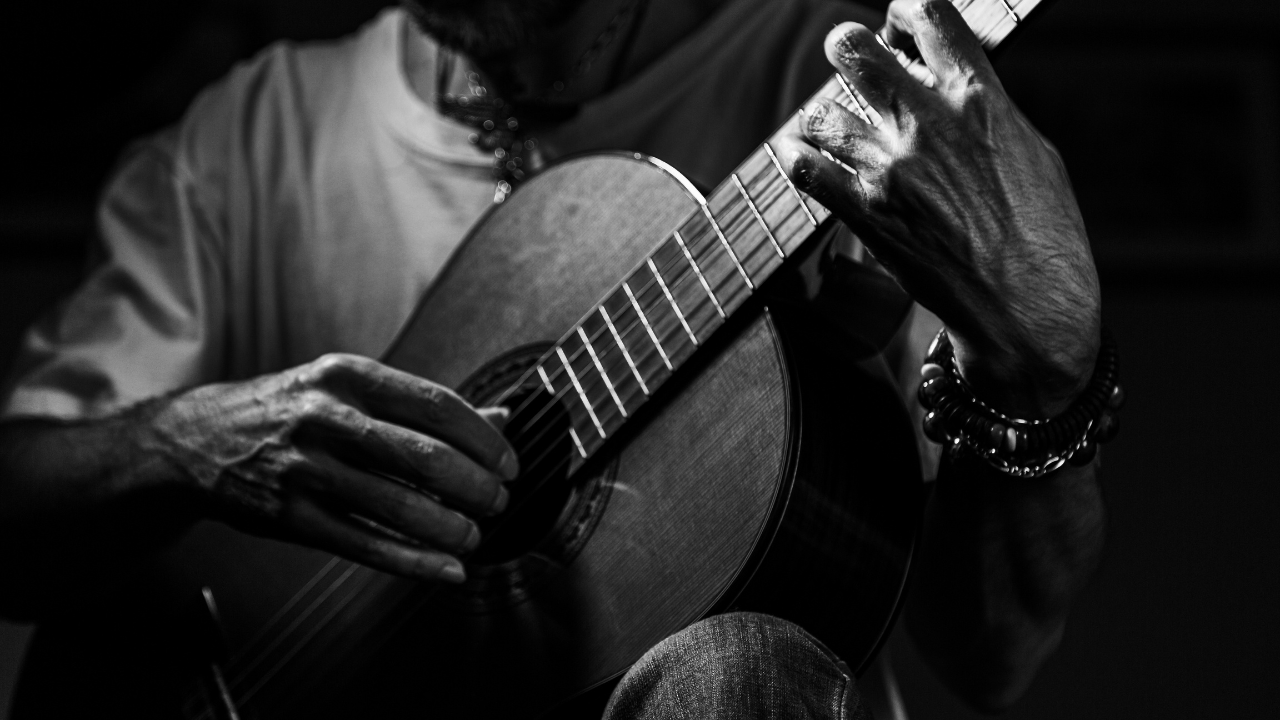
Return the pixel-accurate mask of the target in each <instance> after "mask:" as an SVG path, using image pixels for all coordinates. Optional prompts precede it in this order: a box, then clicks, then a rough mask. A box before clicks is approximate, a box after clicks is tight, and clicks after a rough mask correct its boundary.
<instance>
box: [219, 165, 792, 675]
mask: <svg viewBox="0 0 1280 720" xmlns="http://www.w3.org/2000/svg"><path fill="white" fill-rule="evenodd" d="M757 152H758V151H757ZM748 162H749V161H748ZM770 169H771V166H770V165H769V164H767V163H762V164H761V169H760V170H759V171H757V172H756V173H755V174H754V175H752V176H751V177H750V178H749V179H748V180H747V182H746V186H748V187H750V186H751V185H754V184H755V183H756V182H757V181H758V180H759V178H760V176H761V175H764V174H769V175H771V176H772V179H771V180H770V181H769V182H768V183H767V184H766V185H765V186H764V187H762V188H759V189H757V193H758V194H757V196H755V197H757V198H759V199H758V200H757V210H759V211H760V212H761V214H762V215H764V214H767V213H768V212H769V211H770V210H771V209H772V207H773V205H774V203H776V202H777V201H778V200H779V199H781V198H782V197H785V196H786V194H787V193H786V185H785V182H783V181H782V178H781V177H780V176H777V175H774V174H773V173H770V172H769V171H770ZM800 202H803V200H800V199H797V203H796V205H795V206H794V207H793V208H791V209H790V210H788V212H787V213H786V215H785V216H784V218H783V219H782V220H781V221H780V222H777V223H776V225H777V226H778V227H783V226H784V225H785V223H786V222H789V221H790V220H792V219H793V218H794V215H795V213H797V212H799V211H800V210H801V205H800ZM726 210H728V211H729V214H726V215H725V216H722V217H719V218H717V222H718V224H720V225H721V231H722V232H724V231H725V230H726V229H727V230H728V234H729V235H732V236H733V238H734V240H737V241H738V242H739V243H741V242H742V241H743V240H748V241H749V239H750V228H752V227H755V226H753V225H752V224H751V223H750V218H749V216H748V213H749V212H750V206H749V205H748V203H747V202H746V201H745V200H739V199H738V198H733V199H731V200H730V201H729V205H728V206H727V208H726ZM697 217H698V216H697V213H696V211H695V212H693V213H691V215H690V216H689V219H687V220H686V221H685V223H688V222H690V220H696V219H697ZM739 222H741V223H744V226H743V227H740V228H738V229H736V230H735V229H734V227H735V225H736V224H737V223H739ZM713 230H714V227H712V225H711V224H710V223H709V222H708V223H706V225H705V226H704V227H702V228H701V229H699V230H698V231H696V233H695V234H691V235H690V236H689V237H688V239H687V241H686V242H687V244H688V245H689V247H690V251H691V254H693V255H695V262H696V261H697V260H699V259H700V260H706V258H707V256H709V255H712V254H714V253H715V252H716V240H717V238H716V234H715V233H714V232H713ZM765 237H767V235H766V236H765ZM792 240H794V237H793V238H791V239H790V240H789V242H791V241H792ZM667 241H668V239H666V238H664V240H663V242H664V243H665V242H667ZM731 246H732V241H731ZM768 247H769V245H768V243H767V242H766V241H765V238H764V237H761V238H759V239H758V241H756V242H754V244H752V245H750V246H749V249H748V251H747V253H746V254H745V255H743V256H742V257H741V258H739V261H740V262H741V261H743V260H750V258H751V257H752V256H754V255H755V254H757V253H759V252H761V251H763V250H764V249H765V248H768ZM717 259H719V258H718V256H717ZM680 260H681V257H680V256H678V255H674V254H673V257H672V259H671V261H670V262H668V263H666V264H665V265H663V267H662V268H661V269H663V270H669V269H670V268H671V267H673V266H678V267H679V272H678V274H676V275H675V276H673V279H672V280H671V286H672V287H675V288H677V290H678V289H679V288H680V287H681V286H684V285H685V284H686V283H692V282H694V279H695V278H696V273H695V272H694V267H693V265H692V264H690V263H689V262H688V259H687V258H685V260H686V262H684V263H681V262H680ZM720 262H723V260H722V259H720ZM766 264H767V263H766ZM698 265H699V266H700V267H701V268H706V267H709V266H710V263H706V262H703V263H698ZM762 269H763V268H762ZM774 269H776V268H774ZM772 271H773V269H769V272H772ZM737 277H738V276H737V275H735V274H734V273H733V272H732V271H729V272H727V273H726V274H725V275H724V276H723V277H722V278H721V280H720V281H718V282H717V283H716V286H715V288H714V289H715V290H716V291H723V289H724V287H725V285H726V284H728V283H731V281H733V280H735V279H736V278H737ZM656 283H657V279H656V278H653V279H651V280H649V281H647V282H646V283H645V285H644V286H643V287H642V290H641V294H643V293H644V292H646V291H648V290H650V289H652V287H653V286H654V285H655V284H656ZM731 286H736V287H737V289H738V290H739V291H741V290H742V289H746V288H745V285H743V286H738V285H737V283H736V282H734V283H732V285H731ZM717 294H719V293H717ZM710 304H711V301H710V298H704V299H702V300H699V301H697V303H696V305H697V307H698V308H704V307H706V306H709V305H710ZM648 307H649V309H650V310H651V311H652V309H653V308H654V307H661V304H660V303H659V302H657V301H655V302H654V303H652V304H648ZM696 311H697V310H696V309H695V310H694V311H692V312H691V313H690V316H692V315H693V314H694V313H696ZM672 317H674V316H673V315H664V317H663V320H665V322H666V324H667V326H668V328H669V330H668V331H667V332H664V333H663V337H662V339H664V340H669V339H670V338H671V337H672V336H675V337H679V334H678V333H679V330H678V329H677V328H678V326H677V325H676V323H675V322H674V321H673V320H672V319H671V318H672ZM660 322H661V321H660ZM715 322H716V316H710V317H709V318H708V319H707V320H706V321H704V322H703V323H701V324H700V325H699V327H698V330H704V329H706V328H707V327H708V326H710V325H712V324H713V323H715ZM638 324H639V318H638V317H637V318H636V319H635V320H633V321H632V322H631V324H630V325H628V326H627V327H626V328H624V330H623V331H622V334H625V335H629V334H630V333H631V332H632V331H634V330H635V329H636V327H637V326H638ZM575 327H576V326H575ZM603 332H604V330H603V329H599V330H597V331H596V332H595V333H593V336H592V339H593V340H595V339H599V338H600V337H601V336H602V334H603ZM696 335H697V333H695V336H696ZM583 352H585V346H584V347H583V348H582V349H580V350H578V351H577V352H576V353H574V359H577V358H578V357H579V356H580V355H581V353H583ZM614 352H620V350H618V351H614V350H613V349H612V348H610V349H609V350H606V351H605V353H607V354H608V355H612V354H614ZM648 354H649V356H650V358H651V357H652V351H650V352H649V353H648ZM540 362H541V361H540ZM559 374H560V373H559V372H557V373H556V375H557V376H558V375H559ZM567 390H568V388H567V387H566V388H565V389H564V390H562V391H561V392H559V393H557V394H556V395H555V396H554V398H553V399H554V401H555V402H549V403H547V407H551V406H554V405H555V404H557V403H558V402H559V401H560V400H562V399H563V397H564V395H565V394H567ZM634 397H635V393H634V392H631V393H629V394H628V400H630V399H632V398H634ZM513 415H514V413H513ZM526 425H528V424H526ZM540 434H545V430H544V431H543V433H540ZM565 435H567V433H566V434H565ZM563 439H564V435H562V436H561V437H560V438H558V440H559V441H563ZM543 454H544V455H545V452H544V453H543ZM568 460H569V458H565V459H564V460H562V461H561V462H560V463H558V464H557V466H555V467H554V468H553V469H552V470H551V471H550V473H548V475H553V474H554V473H555V472H557V471H558V469H559V466H560V465H563V464H565V463H566V462H568ZM540 461H541V458H539V459H538V460H535V463H534V464H540ZM545 477H547V476H544V478H545ZM539 485H541V483H539ZM534 493H536V489H535V490H531V491H530V492H529V493H528V495H527V497H532V496H533V495H534ZM503 524H505V523H503ZM499 529H500V527H499V528H495V531H497V530H499ZM491 534H492V533H491ZM347 577H348V576H347V575H344V576H342V577H340V578H339V579H338V580H337V581H335V583H334V585H333V586H331V589H334V588H336V587H338V586H340V585H341V584H343V582H345V580H346V578H347ZM307 614H308V615H310V613H307ZM269 651H270V648H269V649H268V650H267V651H264V652H269ZM258 662H261V661H260V660H258ZM239 679H240V678H239V677H237V680H239ZM237 684H239V683H237Z"/></svg>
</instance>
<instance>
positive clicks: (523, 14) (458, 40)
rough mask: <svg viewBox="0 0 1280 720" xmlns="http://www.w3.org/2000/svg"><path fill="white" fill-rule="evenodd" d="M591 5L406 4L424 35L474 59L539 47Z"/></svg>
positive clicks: (532, 1) (414, 0)
mask: <svg viewBox="0 0 1280 720" xmlns="http://www.w3.org/2000/svg"><path fill="white" fill-rule="evenodd" d="M585 1H586V0H401V3H400V4H401V5H402V6H403V7H404V8H405V10H407V11H408V12H409V15H410V16H411V17H412V18H413V19H414V22H416V23H417V25H418V27H419V28H421V29H422V31H423V32H425V33H427V34H428V35H430V36H431V37H433V38H435V40H436V41H437V42H440V43H441V44H443V45H445V46H446V47H450V48H453V49H454V50H458V51H460V52H463V53H466V54H468V55H471V56H473V57H490V56H495V55H505V54H509V53H511V52H513V51H515V50H517V49H519V48H521V47H524V46H527V45H530V44H534V43H537V42H538V41H539V40H540V39H541V38H542V37H544V36H545V35H546V34H547V32H548V30H550V29H551V28H552V27H554V26H555V25H556V24H558V23H560V22H561V21H563V20H564V19H565V18H566V17H568V16H569V15H570V14H571V13H572V12H573V11H574V10H575V9H577V8H578V7H580V6H581V5H582V4H583V3H584V2H585Z"/></svg>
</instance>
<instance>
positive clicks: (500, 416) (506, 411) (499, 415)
mask: <svg viewBox="0 0 1280 720" xmlns="http://www.w3.org/2000/svg"><path fill="white" fill-rule="evenodd" d="M485 417H486V418H487V419H488V420H489V422H490V424H492V425H493V426H494V427H496V428H498V429H499V430H502V429H503V428H505V427H506V426H507V421H508V420H510V419H511V408H508V407H501V406H499V407H491V408H485Z"/></svg>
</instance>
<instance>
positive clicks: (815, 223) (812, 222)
mask: <svg viewBox="0 0 1280 720" xmlns="http://www.w3.org/2000/svg"><path fill="white" fill-rule="evenodd" d="M764 151H765V153H767V154H768V155H769V159H770V160H772V161H773V167H774V169H776V170H777V171H778V176H779V177H781V178H782V180H783V181H784V182H786V183H787V187H788V188H790V190H791V194H792V195H794V196H795V198H796V203H797V204H798V205H800V209H801V210H803V211H804V216H805V218H806V219H807V220H808V221H809V224H810V225H812V226H814V227H818V219H817V218H815V217H814V216H813V213H811V212H809V206H808V205H805V204H804V198H802V197H800V191H799V190H797V189H796V186H795V185H794V184H793V183H792V182H791V178H789V177H787V173H786V172H784V171H783V170H782V163H780V162H778V156H777V155H774V154H773V147H772V146H770V145H769V143H767V142H766V143H765V144H764Z"/></svg>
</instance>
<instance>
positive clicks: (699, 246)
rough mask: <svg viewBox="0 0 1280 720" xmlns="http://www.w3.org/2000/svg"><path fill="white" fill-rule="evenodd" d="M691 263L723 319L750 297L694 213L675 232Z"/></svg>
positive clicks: (735, 268)
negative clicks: (695, 264) (722, 311)
mask: <svg viewBox="0 0 1280 720" xmlns="http://www.w3.org/2000/svg"><path fill="white" fill-rule="evenodd" d="M678 232H679V233H680V237H681V238H683V239H684V241H685V244H686V245H687V246H688V248H689V253H690V254H691V255H693V259H694V262H696V263H698V267H700V268H701V269H702V275H703V277H705V278H706V279H707V284H708V285H710V286H711V291H712V292H714V293H715V294H716V300H718V301H719V303H720V308H721V309H722V310H724V313H725V315H726V316H727V315H730V314H732V313H733V311H734V310H735V309H736V308H737V307H738V306H739V305H741V304H742V303H743V302H744V301H745V300H746V298H747V297H749V296H750V295H751V288H750V287H749V286H748V285H747V284H746V279H745V278H744V277H743V276H742V273H741V272H739V271H738V265H737V264H736V263H735V262H733V259H732V258H730V257H729V256H728V254H727V253H725V251H724V247H723V246H722V245H721V243H720V238H719V236H718V235H716V233H715V231H714V230H713V229H712V227H711V224H710V223H709V222H707V218H706V216H705V215H703V214H702V213H694V214H693V215H691V216H690V217H689V218H688V219H687V220H686V221H685V222H684V223H682V224H681V225H680V227H679V229H678Z"/></svg>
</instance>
